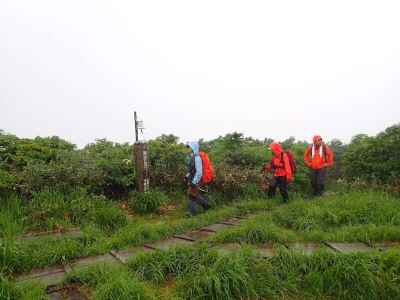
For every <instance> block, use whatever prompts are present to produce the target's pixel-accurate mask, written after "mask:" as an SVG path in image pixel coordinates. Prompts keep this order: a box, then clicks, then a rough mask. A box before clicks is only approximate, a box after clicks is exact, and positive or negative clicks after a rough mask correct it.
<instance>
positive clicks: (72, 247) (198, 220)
mask: <svg viewBox="0 0 400 300" xmlns="http://www.w3.org/2000/svg"><path fill="white" fill-rule="evenodd" d="M274 205H275V204H274V203H270V202H266V201H263V200H259V201H245V202H240V203H236V204H232V205H231V206H230V207H222V208H216V209H214V210H210V211H208V212H207V213H204V214H201V215H198V216H196V217H184V218H180V219H176V220H169V221H167V222H159V223H155V224H146V223H141V222H135V221H131V222H129V223H128V225H127V226H124V227H122V228H121V229H119V230H117V231H116V232H115V233H113V234H111V235H108V234H105V233H104V232H103V231H101V230H100V229H99V228H98V226H94V225H93V226H89V227H87V228H86V229H85V230H84V231H83V235H82V236H78V237H61V238H51V237H44V238H40V239H37V240H31V241H29V240H26V241H21V240H13V239H11V240H9V239H4V240H0V271H2V272H3V273H5V274H16V273H21V272H28V271H30V270H32V269H33V268H40V267H46V266H52V265H56V264H64V263H66V262H69V261H71V260H73V259H76V258H79V257H84V256H91V255H98V254H103V253H105V252H107V251H110V250H113V249H121V248H124V247H128V246H139V245H143V244H144V243H149V242H153V241H158V240H161V239H165V238H167V237H170V236H172V235H174V234H179V233H183V232H185V231H188V230H191V229H196V228H200V227H202V226H206V225H209V224H212V223H215V222H217V221H220V220H223V219H226V218H228V217H231V216H234V215H240V214H244V213H247V212H251V211H260V209H270V208H271V207H273V206H274Z"/></svg>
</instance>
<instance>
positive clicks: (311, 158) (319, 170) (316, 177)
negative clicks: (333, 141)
mask: <svg viewBox="0 0 400 300" xmlns="http://www.w3.org/2000/svg"><path fill="white" fill-rule="evenodd" d="M304 163H305V164H306V166H307V167H309V168H310V170H311V172H310V177H311V186H312V188H313V194H314V196H322V194H323V193H324V190H325V178H326V169H327V168H329V167H332V166H333V152H332V150H331V149H330V148H329V147H328V146H327V145H326V144H325V143H324V142H323V140H322V137H321V136H319V135H316V136H314V138H313V144H311V145H309V146H307V149H306V151H305V152H304Z"/></svg>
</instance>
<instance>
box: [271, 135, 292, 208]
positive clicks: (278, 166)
mask: <svg viewBox="0 0 400 300" xmlns="http://www.w3.org/2000/svg"><path fill="white" fill-rule="evenodd" d="M269 149H270V150H271V151H272V154H273V156H272V159H271V162H270V163H269V164H267V165H266V166H265V167H264V171H267V172H271V173H272V174H273V177H272V181H271V184H270V186H269V189H268V197H269V198H272V197H273V196H275V193H276V188H277V187H279V191H280V192H281V195H282V198H283V201H284V202H287V201H288V200H289V194H288V184H289V183H290V182H291V181H292V180H293V174H292V169H291V167H290V163H289V158H288V156H287V154H286V153H284V152H283V150H282V147H281V145H279V144H278V143H272V144H271V145H270V146H269Z"/></svg>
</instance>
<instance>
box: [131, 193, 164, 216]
mask: <svg viewBox="0 0 400 300" xmlns="http://www.w3.org/2000/svg"><path fill="white" fill-rule="evenodd" d="M167 202H168V196H167V195H165V194H164V193H163V192H160V191H149V192H146V193H138V192H136V193H134V194H132V195H131V196H130V199H129V207H130V208H131V209H132V210H133V211H134V212H137V213H140V214H146V213H154V212H156V211H157V210H158V209H159V208H160V207H161V206H162V205H164V204H166V203H167Z"/></svg>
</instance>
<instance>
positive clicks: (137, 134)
mask: <svg viewBox="0 0 400 300" xmlns="http://www.w3.org/2000/svg"><path fill="white" fill-rule="evenodd" d="M135 139H136V143H137V142H139V130H138V120H137V113H136V111H135Z"/></svg>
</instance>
